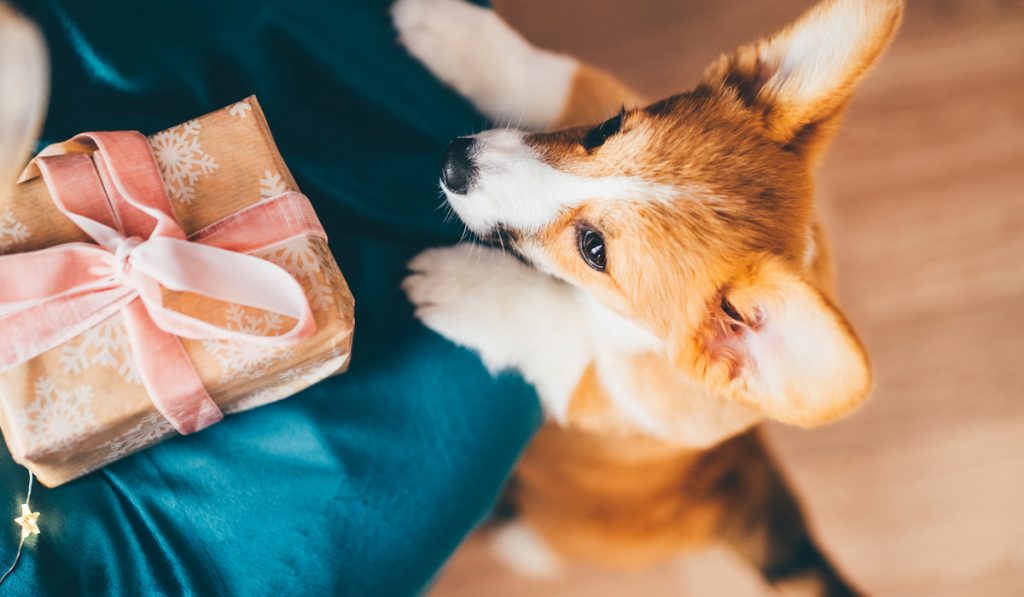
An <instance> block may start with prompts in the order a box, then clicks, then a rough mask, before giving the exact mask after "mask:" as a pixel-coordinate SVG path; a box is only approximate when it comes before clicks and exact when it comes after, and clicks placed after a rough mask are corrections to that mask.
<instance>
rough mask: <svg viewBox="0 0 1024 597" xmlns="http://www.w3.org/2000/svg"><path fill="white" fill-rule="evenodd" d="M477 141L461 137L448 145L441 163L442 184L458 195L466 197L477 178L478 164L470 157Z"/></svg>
mask: <svg viewBox="0 0 1024 597" xmlns="http://www.w3.org/2000/svg"><path fill="white" fill-rule="evenodd" d="M474 143H475V141H474V140H473V138H472V137H459V138H458V139H456V140H454V141H452V142H451V144H450V145H448V150H447V151H445V152H444V161H443V162H442V163H441V182H442V183H444V187H445V188H446V189H448V190H449V191H451V192H453V193H455V194H457V195H465V194H466V193H467V192H469V187H470V186H471V185H472V184H473V178H475V177H476V164H475V163H473V158H472V156H471V155H470V154H471V153H472V151H473V144H474Z"/></svg>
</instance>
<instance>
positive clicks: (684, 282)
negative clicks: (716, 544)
mask: <svg viewBox="0 0 1024 597" xmlns="http://www.w3.org/2000/svg"><path fill="white" fill-rule="evenodd" d="M834 4H836V3H835V2H826V3H823V5H822V6H819V7H816V8H814V9H812V10H811V11H809V12H808V13H807V14H806V15H805V16H804V17H803V18H802V21H801V22H800V23H798V24H797V25H794V26H793V27H790V28H788V29H786V30H784V31H783V32H782V33H780V34H779V35H777V36H776V37H774V38H771V39H769V40H767V41H761V42H758V43H756V44H752V45H750V46H745V47H743V48H740V49H739V50H738V51H737V52H736V53H734V54H732V55H726V56H722V57H721V58H720V59H718V60H717V61H716V62H715V63H714V64H712V66H711V67H710V68H709V69H708V70H707V72H706V74H705V76H704V79H703V82H702V83H701V84H700V85H699V86H698V88H697V89H695V90H694V91H692V92H690V93H687V94H682V95H679V96H675V97H672V98H669V99H667V100H664V101H661V102H658V103H655V104H653V105H650V106H648V107H646V108H641V109H630V110H628V111H627V112H626V113H625V116H624V120H623V123H622V126H621V130H622V134H619V135H616V136H615V137H613V138H610V139H609V140H608V141H607V142H606V143H605V144H604V145H603V146H602V147H601V149H600V155H599V156H597V155H591V154H590V153H589V152H588V151H587V150H586V149H585V148H584V147H582V146H581V144H580V142H579V139H580V138H581V137H582V136H583V135H585V134H586V132H587V131H588V130H589V129H590V128H592V127H593V124H591V125H590V126H586V127H582V126H575V125H577V124H578V123H580V122H591V123H592V122H593V121H594V120H598V119H601V118H606V117H608V116H609V115H610V114H611V113H614V111H616V110H617V109H618V108H619V106H620V105H624V106H625V107H627V108H633V107H635V106H638V105H640V101H639V99H638V98H639V96H638V95H637V94H635V93H634V92H632V91H631V90H629V89H628V88H627V87H626V86H625V85H623V84H621V83H619V82H617V81H615V80H614V79H613V78H611V77H610V76H609V75H606V74H604V73H600V72H599V71H596V70H594V69H591V68H589V67H586V68H582V69H581V70H580V71H579V72H578V74H577V78H576V80H575V82H574V88H573V91H572V93H571V94H570V97H569V99H568V102H567V105H566V108H565V113H564V114H563V116H562V118H561V121H560V122H559V123H558V125H559V126H567V125H572V126H571V128H567V129H564V130H561V131H559V132H555V133H541V134H535V135H532V136H530V137H529V138H528V141H527V142H528V143H529V144H530V145H532V146H533V147H534V148H535V149H537V150H538V151H539V152H540V153H541V155H542V156H543V158H544V159H545V160H546V161H547V162H548V163H550V164H551V165H553V166H554V167H556V168H557V169H559V170H562V171H565V172H570V173H573V174H576V175H580V176H607V175H613V174H614V175H626V176H630V175H635V176H641V177H643V178H644V179H645V180H649V181H652V182H656V183H663V184H665V185H670V186H671V187H672V188H675V189H682V190H683V192H684V193H690V194H692V195H693V200H692V201H686V200H682V201H680V200H676V201H673V202H672V203H671V204H670V205H669V204H659V203H657V202H650V203H647V204H645V205H643V206H642V207H639V208H638V207H637V205H634V204H628V203H621V202H584V203H582V204H580V205H578V206H575V207H573V208H572V209H571V210H568V211H567V212H566V213H564V214H563V215H562V216H561V217H560V218H559V219H558V220H557V221H556V222H554V223H552V224H551V225H549V226H548V227H547V228H546V229H544V230H542V231H540V232H538V233H536V234H533V235H532V236H531V238H530V242H532V243H535V244H537V245H539V246H540V247H542V248H543V250H544V252H545V254H546V255H547V257H548V258H549V259H550V261H551V263H552V264H553V267H554V268H555V269H556V270H557V271H558V272H559V273H560V275H563V276H564V277H566V278H568V279H570V280H572V281H573V282H574V283H576V284H578V285H580V286H583V287H584V288H586V289H588V290H589V291H590V292H591V293H593V294H594V295H596V296H597V297H598V298H599V299H600V300H601V302H602V303H604V304H606V305H609V306H611V307H612V308H614V309H615V310H616V311H618V312H620V313H622V314H624V315H626V316H627V317H629V318H630V319H633V320H635V321H638V322H642V323H643V324H644V325H645V327H647V328H649V329H652V330H667V334H665V335H666V336H667V337H668V338H669V342H670V353H671V358H668V359H666V358H663V357H659V356H657V355H653V354H648V355H640V356H638V357H636V358H635V359H634V361H633V362H631V363H630V365H631V367H633V368H634V370H635V371H636V372H637V375H636V378H637V379H643V380H644V383H645V384H646V385H645V387H644V388H643V389H642V390H640V389H639V388H638V391H637V392H636V394H637V395H638V396H639V395H644V396H648V397H649V398H648V399H649V400H653V401H656V402H657V403H655V404H649V405H648V407H649V410H652V412H656V413H657V416H658V417H659V418H660V419H662V420H665V421H671V420H672V418H673V417H674V416H679V417H684V416H686V413H685V412H675V411H676V410H678V408H679V406H678V405H677V404H676V402H675V399H676V398H677V395H678V394H677V393H676V392H675V388H676V384H678V379H679V369H680V368H681V369H682V370H683V371H685V372H686V373H687V374H688V375H689V376H692V377H693V378H696V379H699V380H701V381H703V382H704V383H706V384H707V385H708V386H709V387H711V388H713V389H714V390H715V391H717V392H719V393H721V394H722V395H723V396H728V397H730V398H733V399H735V400H736V401H738V402H740V403H743V404H746V405H748V406H749V407H751V408H753V409H756V410H758V411H759V412H761V413H762V414H764V415H766V416H769V417H771V418H775V419H779V420H783V421H786V422H790V423H796V424H800V425H817V424H821V423H824V422H827V421H831V420H834V419H836V418H838V417H841V416H843V415H845V414H847V413H849V412H850V411H851V410H853V409H854V408H856V406H857V405H859V404H860V403H861V402H862V401H863V400H864V398H865V397H866V395H867V392H868V389H869V385H870V373H869V367H868V364H867V356H866V354H865V353H864V351H863V348H862V347H861V345H860V342H859V341H858V340H857V338H856V336H855V334H854V332H853V330H852V328H851V327H850V326H849V324H848V323H847V322H846V320H845V318H844V317H843V316H842V314H841V313H840V312H839V311H838V309H836V307H835V306H834V304H833V302H832V265H831V255H830V251H829V248H828V244H827V240H826V238H825V236H824V233H823V231H822V227H821V226H820V224H819V223H818V221H817V217H816V214H815V210H814V206H813V184H812V180H811V174H812V171H813V168H814V166H815V165H816V163H817V162H818V160H819V159H820V155H821V153H822V150H823V149H824V147H825V146H826V144H827V142H828V141H829V139H830V138H831V136H832V135H833V134H834V132H835V130H836V128H837V126H838V122H839V120H840V118H841V115H842V111H843V108H844V107H845V106H846V104H847V103H848V100H849V97H850V93H851V91H852V88H853V87H854V86H855V84H856V83H857V82H859V81H860V79H862V78H863V76H864V75H865V73H866V72H867V70H868V68H869V67H870V66H871V65H872V64H873V63H874V62H875V60H876V59H877V58H878V56H879V54H880V53H881V52H882V51H883V50H884V48H885V47H886V45H887V43H888V41H889V39H890V38H891V37H892V35H893V33H894V30H895V29H896V27H897V25H898V23H899V20H900V16H901V5H900V3H899V2H896V1H891V2H890V1H880V2H873V3H870V8H869V9H867V10H869V11H875V12H876V13H878V14H875V15H872V16H873V17H877V18H879V19H880V21H879V24H877V25H876V26H874V28H873V29H872V30H871V33H870V35H869V36H868V37H867V38H866V39H864V40H861V42H860V43H859V45H858V46H857V49H856V52H855V55H854V56H853V58H852V60H850V61H848V64H847V65H846V67H845V68H844V69H843V70H842V72H838V73H834V76H833V77H832V79H831V80H827V81H821V82H817V84H818V85H819V86H821V87H822V89H821V90H820V91H819V94H818V96H817V97H816V99H814V100H813V101H799V102H798V101H795V100H793V99H792V98H791V97H789V96H787V93H793V90H792V89H790V90H787V88H786V85H785V84H781V85H776V86H773V84H772V79H771V72H772V69H773V68H775V67H777V66H778V65H777V64H772V61H773V60H778V56H779V52H780V50H779V48H785V47H786V46H787V44H789V43H790V38H791V36H793V35H795V32H796V31H797V30H798V29H799V28H800V27H802V26H806V25H807V24H808V23H811V24H813V23H814V22H815V21H817V20H820V19H821V18H823V17H822V15H823V14H824V13H825V12H826V11H828V10H829V9H830V8H831V6H832V5H834ZM766 81H767V83H766ZM798 83H799V82H798ZM804 84H809V83H806V82H804ZM800 93H803V94H804V95H806V92H805V91H801V92H800ZM580 221H585V222H590V223H593V224H594V225H595V226H596V227H597V228H599V229H600V230H601V231H602V233H603V234H604V236H605V239H606V241H607V245H608V246H609V247H610V251H611V254H610V256H609V261H608V267H607V272H597V271H594V270H593V269H591V268H588V267H587V265H585V264H584V263H583V262H582V261H581V260H580V258H579V256H578V254H577V248H576V246H575V238H576V230H575V226H576V223H577V222H580ZM680 230H685V231H687V234H685V235H681V234H679V231H680ZM807 231H810V233H808V232H807ZM650 272H656V273H657V275H650ZM775 294H778V295H781V296H784V297H786V298H785V300H790V301H802V302H801V303H800V304H801V305H804V306H806V308H807V309H809V310H814V311H815V312H820V313H823V314H825V315H824V316H823V317H825V318H827V320H828V322H829V325H832V326H833V327H834V328H835V330H836V331H835V336H836V338H837V340H836V341H837V342H839V343H840V344H843V350H844V351H846V352H844V353H843V354H848V355H850V362H851V367H852V368H853V369H855V370H856V371H855V372H854V373H852V374H850V375H849V376H846V377H840V378H837V380H836V381H835V383H834V384H833V385H832V386H829V390H830V391H832V392H834V394H835V395H836V396H837V399H836V400H834V401H826V402H825V403H821V404H819V403H815V404H810V403H808V402H806V401H802V400H793V401H791V402H786V401H783V402H769V401H766V399H765V397H764V396H763V395H762V394H760V393H759V391H758V389H757V388H754V387H752V386H745V385H744V383H745V382H744V383H741V382H742V380H741V379H740V378H741V374H740V370H742V368H743V366H744V365H743V359H744V358H746V357H745V355H744V354H743V352H742V351H743V348H742V347H739V348H737V347H736V344H735V342H734V337H733V332H734V331H735V330H732V328H731V327H730V326H734V325H735V322H731V321H729V320H728V318H727V317H725V316H724V314H723V311H722V307H721V305H722V304H723V301H728V303H729V305H731V306H732V307H733V308H734V309H735V311H737V312H739V313H740V314H741V315H742V317H743V320H744V324H745V325H749V326H751V327H752V328H756V326H757V325H758V320H759V318H760V317H762V316H763V313H759V309H763V308H764V307H763V306H761V305H763V304H764V302H765V301H766V300H767V299H765V297H766V296H773V295H775ZM768 302H770V300H769V301H768ZM797 331H799V330H797ZM652 387H654V388H656V389H658V390H659V391H653V392H652V391H651V388H652ZM839 397H841V398H839ZM510 497H511V498H512V499H513V500H514V502H515V503H516V505H517V506H518V507H519V509H520V510H521V512H522V515H523V516H524V517H525V518H526V520H527V521H528V522H529V523H530V525H532V526H534V527H535V528H536V529H537V530H538V531H539V532H540V533H541V535H542V536H543V537H544V538H545V540H546V541H547V542H548V543H550V545H551V546H552V547H554V548H555V549H556V550H557V551H558V552H560V553H562V554H565V555H569V556H577V557H582V558H586V559H592V560H598V561H602V562H610V563H617V564H623V565H638V564H644V563H648V562H650V561H652V560H656V559H659V558H664V557H668V556H671V555H673V554H675V553H677V552H678V551H679V550H680V549H682V548H685V547H690V546H693V545H696V544H700V543H703V542H706V541H709V540H712V539H715V538H720V539H725V540H726V541H729V542H730V543H732V544H733V545H734V546H735V547H737V548H738V549H739V551H741V552H742V553H745V554H746V555H747V556H748V557H749V558H750V559H752V560H753V561H754V562H755V563H756V564H758V565H759V566H761V567H762V569H763V570H764V571H765V572H766V575H768V576H769V579H772V577H771V574H769V573H771V572H772V570H773V566H774V569H775V570H776V572H778V570H782V569H783V568H785V564H784V563H783V562H782V560H780V559H779V558H780V557H782V556H781V555H780V554H782V553H783V552H785V551H786V550H802V549H812V551H813V548H806V547H805V546H804V545H803V543H802V541H805V540H806V536H805V535H806V531H805V528H804V526H803V522H802V519H801V518H800V515H799V509H798V507H797V506H796V504H795V502H793V500H792V498H791V497H789V493H788V490H787V489H786V486H785V483H784V481H783V480H782V478H781V476H780V475H779V474H778V473H777V472H776V470H775V468H774V466H773V464H772V462H771V460H770V458H769V457H768V456H767V455H766V452H765V450H764V447H763V445H762V443H761V440H760V439H759V436H758V433H757V431H756V429H755V430H751V431H748V432H745V433H742V434H740V435H738V436H735V437H733V438H732V439H729V440H727V441H725V442H723V443H721V444H719V445H717V446H714V447H712V448H710V449H706V450H699V449H692V448H684V447H679V446H677V445H674V444H672V443H669V442H665V441H662V440H658V439H653V438H652V437H650V436H649V435H648V434H646V433H645V432H644V431H643V430H642V429H639V428H636V427H634V426H632V425H631V424H630V423H629V422H628V419H627V418H625V417H623V416H622V413H620V412H619V411H618V410H617V407H616V406H615V405H614V404H613V403H612V401H611V400H610V399H609V397H608V396H607V395H606V393H605V391H604V389H603V388H602V385H601V383H600V380H599V374H598V371H597V370H596V368H595V366H593V365H592V366H591V367H590V368H588V370H587V372H586V374H585V375H584V377H583V378H582V379H581V381H580V383H579V385H578V387H577V388H576V391H575V393H574V394H573V397H572V400H571V403H570V408H569V411H568V416H567V420H566V421H564V422H563V423H562V424H561V425H556V424H554V423H549V424H548V425H546V426H545V427H544V428H543V429H542V431H541V432H540V433H539V435H538V437H537V438H536V440H535V441H534V442H533V444H532V445H531V446H530V448H529V449H528V451H527V453H526V455H525V456H524V458H523V460H522V463H521V464H520V467H519V470H518V474H517V477H516V483H515V484H514V490H513V491H512V492H511V495H510ZM773 520H774V522H773ZM783 522H785V523H786V524H788V525H789V527H786V528H781V529H780V528H776V526H777V525H779V524H782V523H783ZM773 525H776V526H773ZM787 542H788V543H787ZM794 546H796V547H794ZM814 553H815V554H816V553H817V552H816V551H814ZM805 555H806V554H805ZM815 557H818V558H820V554H818V555H817V556H813V557H812V558H811V559H814V558H815ZM821 562H822V564H821V568H820V569H817V570H814V571H811V572H810V573H809V574H810V575H811V576H810V582H811V584H814V583H818V584H817V585H816V586H817V587H818V589H819V590H820V591H823V592H828V591H835V592H837V593H838V592H842V590H844V586H845V585H844V584H843V583H842V581H841V580H840V579H839V577H838V576H837V575H836V574H835V573H834V571H831V569H829V568H828V567H827V564H824V560H823V559H822V560H821ZM783 572H785V570H783ZM777 580H778V582H779V584H780V585H781V584H783V583H784V582H789V581H792V580H793V577H790V576H786V575H784V574H781V573H780V574H779V575H777ZM803 580H807V578H803ZM805 584H806V583H805Z"/></svg>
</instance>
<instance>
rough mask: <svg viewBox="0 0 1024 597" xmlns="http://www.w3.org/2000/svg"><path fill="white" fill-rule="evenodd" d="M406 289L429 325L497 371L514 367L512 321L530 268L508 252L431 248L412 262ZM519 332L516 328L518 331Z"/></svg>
mask: <svg viewBox="0 0 1024 597" xmlns="http://www.w3.org/2000/svg"><path fill="white" fill-rule="evenodd" d="M409 269H410V270H411V271H412V273H411V274H410V275H409V276H408V277H407V278H406V279H405V280H404V281H403V282H402V289H403V290H405V293H406V294H407V295H408V296H409V300H410V301H412V303H413V305H414V306H415V307H416V317H418V318H419V319H420V320H421V321H422V322H423V323H424V324H425V325H426V326H427V327H429V328H430V329H432V330H434V331H436V332H437V333H439V334H441V335H442V336H444V337H446V338H448V339H449V340H451V341H453V342H455V343H456V344H460V345H462V346H466V347H468V348H471V349H474V350H476V351H478V352H479V353H480V354H481V356H482V357H483V358H484V361H485V363H487V365H488V367H491V368H492V369H497V368H501V367H505V366H508V365H509V359H508V358H507V355H505V354H504V353H505V352H506V350H507V347H508V346H514V345H515V344H516V342H515V341H514V339H512V338H507V337H506V336H507V335H508V330H509V329H510V327H509V325H508V319H509V318H510V317H514V312H515V309H514V303H513V302H514V301H515V300H516V299H515V295H516V293H517V292H521V291H522V282H523V281H524V274H525V275H528V274H527V272H530V271H532V270H529V269H528V268H526V266H524V265H523V264H521V263H520V262H519V261H517V260H516V259H514V258H512V257H509V256H508V255H505V254H504V253H502V252H500V251H497V250H495V249H491V248H488V247H482V246H478V245H472V244H461V245H456V246H454V247H446V248H442V249H429V250H427V251H424V252H422V253H420V254H419V255H417V256H416V257H415V258H414V259H413V260H412V261H411V262H409ZM512 329H514V326H513V328H512Z"/></svg>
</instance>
